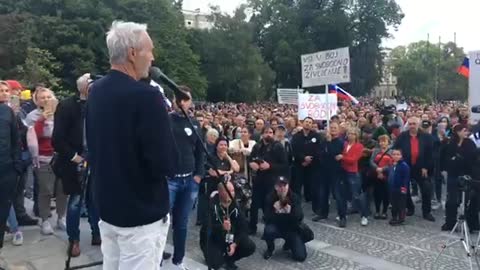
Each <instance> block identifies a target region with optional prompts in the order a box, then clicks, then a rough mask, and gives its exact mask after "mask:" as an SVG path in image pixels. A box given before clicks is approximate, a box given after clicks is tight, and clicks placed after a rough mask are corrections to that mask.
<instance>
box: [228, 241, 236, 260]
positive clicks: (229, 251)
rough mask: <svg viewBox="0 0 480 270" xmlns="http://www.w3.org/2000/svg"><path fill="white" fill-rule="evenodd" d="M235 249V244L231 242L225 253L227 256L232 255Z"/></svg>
mask: <svg viewBox="0 0 480 270" xmlns="http://www.w3.org/2000/svg"><path fill="white" fill-rule="evenodd" d="M236 250H237V244H235V243H231V244H230V249H229V250H228V253H227V254H228V256H229V257H232V256H233V254H235V251H236Z"/></svg>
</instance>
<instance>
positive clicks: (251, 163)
mask: <svg viewBox="0 0 480 270" xmlns="http://www.w3.org/2000/svg"><path fill="white" fill-rule="evenodd" d="M250 168H252V170H254V171H258V169H260V166H259V165H258V163H256V162H250Z"/></svg>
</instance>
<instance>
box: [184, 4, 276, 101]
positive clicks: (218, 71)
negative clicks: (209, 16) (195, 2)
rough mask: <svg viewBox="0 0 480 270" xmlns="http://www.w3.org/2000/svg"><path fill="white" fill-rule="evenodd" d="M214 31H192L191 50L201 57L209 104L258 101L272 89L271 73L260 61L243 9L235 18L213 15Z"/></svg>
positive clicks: (250, 25)
mask: <svg viewBox="0 0 480 270" xmlns="http://www.w3.org/2000/svg"><path fill="white" fill-rule="evenodd" d="M214 16H215V19H216V25H215V28H214V29H212V30H210V31H194V32H192V36H191V42H190V44H192V47H193V49H194V51H195V52H196V53H197V54H198V55H200V59H201V63H202V64H201V66H202V71H203V73H204V74H205V75H206V76H207V80H208V83H209V84H208V91H207V98H208V100H211V101H233V102H241V101H258V100H261V99H264V98H266V97H267V96H268V94H269V93H270V92H271V89H272V81H273V77H274V73H273V72H272V70H271V69H270V68H269V66H268V65H267V64H266V63H265V62H264V61H263V58H262V55H261V52H260V50H259V48H258V47H257V46H256V44H255V41H254V39H253V36H254V31H253V25H252V24H251V23H248V22H247V21H246V20H245V18H246V15H245V6H242V7H240V8H239V9H237V10H236V12H235V15H234V16H228V15H222V14H220V13H216V14H214Z"/></svg>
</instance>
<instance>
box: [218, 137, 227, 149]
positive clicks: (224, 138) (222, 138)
mask: <svg viewBox="0 0 480 270" xmlns="http://www.w3.org/2000/svg"><path fill="white" fill-rule="evenodd" d="M221 142H227V147H228V143H229V141H228V139H227V138H226V137H223V136H220V137H218V139H217V140H216V141H215V151H216V149H217V147H218V144H220V143H221Z"/></svg>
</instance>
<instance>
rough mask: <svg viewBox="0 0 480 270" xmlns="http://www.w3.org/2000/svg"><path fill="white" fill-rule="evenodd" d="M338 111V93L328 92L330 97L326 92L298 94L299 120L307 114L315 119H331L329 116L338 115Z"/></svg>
mask: <svg viewBox="0 0 480 270" xmlns="http://www.w3.org/2000/svg"><path fill="white" fill-rule="evenodd" d="M327 100H328V102H327ZM328 110H330V113H329V112H328ZM337 111H338V104H337V95H336V94H328V98H327V95H326V94H298V119H299V120H303V119H305V117H307V116H309V117H312V118H313V119H315V120H330V119H329V117H332V116H334V115H336V114H337Z"/></svg>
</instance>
